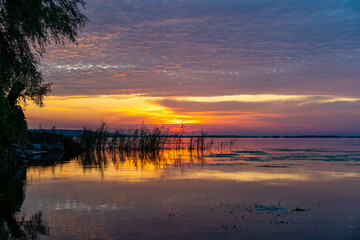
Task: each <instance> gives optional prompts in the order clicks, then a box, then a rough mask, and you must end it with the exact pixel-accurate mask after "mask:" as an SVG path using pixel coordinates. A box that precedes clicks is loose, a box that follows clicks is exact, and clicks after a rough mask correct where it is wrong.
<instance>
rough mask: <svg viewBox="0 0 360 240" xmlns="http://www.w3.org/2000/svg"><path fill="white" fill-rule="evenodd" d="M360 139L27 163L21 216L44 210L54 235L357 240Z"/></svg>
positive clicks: (242, 142)
mask: <svg viewBox="0 0 360 240" xmlns="http://www.w3.org/2000/svg"><path fill="white" fill-rule="evenodd" d="M359 142H360V141H359V140H356V139H355V140H354V139H353V140H349V139H315V140H314V139H239V140H238V141H237V142H236V144H235V146H234V147H233V149H232V151H231V152H230V151H228V150H224V151H223V152H221V151H219V150H212V151H211V152H208V151H206V152H204V154H200V153H199V155H198V154H197V153H196V152H192V153H191V154H192V158H191V157H190V152H189V151H188V150H183V151H180V152H179V151H174V150H165V151H164V152H163V153H161V155H159V156H157V158H154V155H146V156H145V155H141V156H140V157H139V155H136V154H135V155H134V154H129V155H126V156H123V157H124V158H122V159H121V158H120V156H119V153H118V155H116V156H113V155H112V154H110V153H108V154H106V155H102V156H98V155H95V156H93V158H91V159H87V160H84V158H82V157H78V158H75V159H72V160H71V161H68V162H64V163H57V164H54V165H52V166H48V167H46V166H44V165H42V166H33V167H29V168H28V170H27V190H26V199H25V202H24V204H23V211H24V212H26V213H28V214H31V213H34V212H37V211H39V210H41V211H43V213H44V218H45V221H46V222H47V223H48V225H49V227H50V229H51V231H50V236H51V239H79V238H82V239H84V238H86V239H118V238H125V239H159V238H160V239H165V238H167V239H169V238H174V239H184V238H188V237H190V236H191V237H192V238H194V239H219V238H227V239H238V238H240V237H244V238H245V239H248V238H252V237H253V238H254V239H268V238H269V236H270V237H276V238H279V239H289V237H290V236H293V233H294V232H297V234H298V236H299V239H304V238H306V237H309V236H311V237H316V239H343V238H344V237H345V238H346V239H356V236H359V235H358V234H359V232H360V230H359V229H360V225H359V222H360V215H359V214H358V213H359V212H360V208H359V205H358V202H359V200H360V193H358V191H354V189H359V187H360V164H359V160H358V155H359V154H360V152H358V150H357V147H358V145H357V144H358V143H359ZM296 156H298V157H296Z"/></svg>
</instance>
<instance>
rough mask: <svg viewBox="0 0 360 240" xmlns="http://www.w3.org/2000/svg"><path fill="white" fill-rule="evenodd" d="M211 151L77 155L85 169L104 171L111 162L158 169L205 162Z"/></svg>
mask: <svg viewBox="0 0 360 240" xmlns="http://www.w3.org/2000/svg"><path fill="white" fill-rule="evenodd" d="M208 152H209V151H207V150H203V151H198V150H195V149H193V150H189V149H187V148H185V149H184V148H181V149H159V150H148V151H144V150H134V149H131V150H123V149H120V150H119V149H108V150H106V151H96V150H92V151H85V152H83V153H82V154H80V155H79V156H78V157H77V160H78V163H79V164H80V165H81V166H82V167H83V169H84V170H90V169H98V170H100V171H103V170H104V169H105V168H106V167H107V164H108V163H109V162H112V164H113V165H114V166H115V167H116V168H136V169H149V168H150V169H156V168H166V167H168V166H169V165H173V166H182V165H183V164H184V163H185V162H189V163H192V164H194V163H201V164H203V163H205V162H206V160H205V155H206V154H205V153H208Z"/></svg>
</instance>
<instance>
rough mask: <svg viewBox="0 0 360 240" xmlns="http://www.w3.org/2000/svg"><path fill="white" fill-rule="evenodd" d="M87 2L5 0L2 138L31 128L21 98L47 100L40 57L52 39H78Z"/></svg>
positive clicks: (0, 42) (0, 58)
mask: <svg viewBox="0 0 360 240" xmlns="http://www.w3.org/2000/svg"><path fill="white" fill-rule="evenodd" d="M84 6H85V2H84V1H83V0H0V141H1V140H2V141H5V140H6V139H7V138H9V136H10V135H12V137H17V136H16V134H20V133H21V131H22V130H21V129H20V128H24V126H25V128H26V122H25V120H24V119H25V118H24V115H23V112H22V109H21V107H20V105H19V103H20V102H21V101H24V102H26V101H29V100H30V101H33V102H34V103H35V104H36V105H38V106H40V107H42V106H43V100H44V96H46V95H47V94H48V93H49V92H50V86H51V84H50V83H44V79H43V76H42V74H41V72H40V70H39V63H40V60H41V59H42V57H43V54H44V53H45V49H46V47H47V46H48V45H49V44H60V45H65V43H67V42H70V43H76V37H77V35H78V32H79V30H80V29H81V28H82V27H84V25H85V24H86V23H87V22H88V19H87V18H86V16H85V15H84V14H82V13H81V11H80V8H83V7H84ZM19 125H22V127H21V126H19Z"/></svg>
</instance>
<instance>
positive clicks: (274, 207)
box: [253, 204, 288, 212]
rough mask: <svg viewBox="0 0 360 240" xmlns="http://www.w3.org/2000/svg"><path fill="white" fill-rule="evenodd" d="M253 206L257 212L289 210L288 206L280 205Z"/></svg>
mask: <svg viewBox="0 0 360 240" xmlns="http://www.w3.org/2000/svg"><path fill="white" fill-rule="evenodd" d="M253 207H254V209H255V210H256V211H257V212H285V211H287V210H288V209H287V208H286V207H283V206H280V205H262V204H254V206H253Z"/></svg>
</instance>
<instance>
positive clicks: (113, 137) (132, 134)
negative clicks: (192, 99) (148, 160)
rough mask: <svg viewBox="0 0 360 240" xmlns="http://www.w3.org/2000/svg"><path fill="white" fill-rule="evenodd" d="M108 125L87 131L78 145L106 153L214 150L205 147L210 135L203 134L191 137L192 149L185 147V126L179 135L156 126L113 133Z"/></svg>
mask: <svg viewBox="0 0 360 240" xmlns="http://www.w3.org/2000/svg"><path fill="white" fill-rule="evenodd" d="M107 129H108V128H107V126H106V124H105V123H102V124H101V125H100V126H99V127H98V128H97V129H96V130H93V129H92V128H84V129H83V131H82V133H81V135H80V136H79V139H78V142H79V144H80V145H81V147H82V148H83V149H84V150H96V151H103V150H105V149H108V150H111V151H115V150H119V151H133V150H136V151H158V150H163V149H178V150H179V149H184V148H188V149H189V150H192V151H193V150H197V151H203V150H205V149H208V148H211V146H212V144H213V142H212V141H210V142H209V143H206V135H207V133H206V132H205V131H204V130H201V133H200V135H199V136H195V135H194V133H193V135H192V136H191V137H190V142H189V145H187V146H186V145H185V143H184V142H183V138H184V137H185V136H184V135H185V125H184V124H182V125H181V126H180V129H179V131H178V132H175V133H174V134H173V135H170V134H169V131H170V129H169V128H168V127H166V126H161V127H157V126H155V127H154V128H153V129H152V130H151V129H149V128H148V127H146V126H145V125H144V124H142V125H141V126H140V127H139V128H130V129H128V130H124V129H117V130H115V131H114V132H113V133H110V132H108V130H107Z"/></svg>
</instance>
